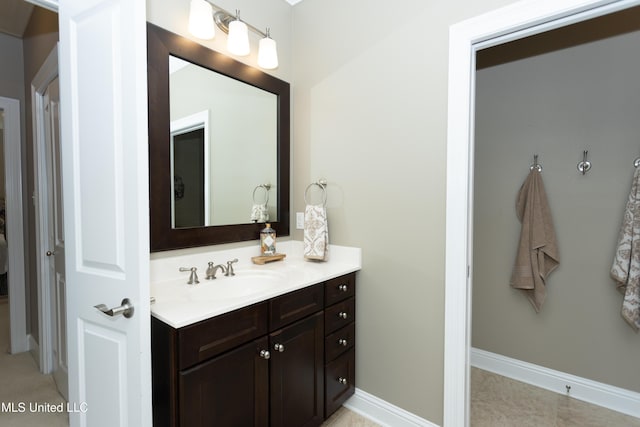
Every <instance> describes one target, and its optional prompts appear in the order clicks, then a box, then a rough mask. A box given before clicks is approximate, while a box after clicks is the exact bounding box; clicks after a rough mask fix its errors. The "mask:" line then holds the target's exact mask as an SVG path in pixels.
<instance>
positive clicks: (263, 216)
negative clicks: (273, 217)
mask: <svg viewBox="0 0 640 427" xmlns="http://www.w3.org/2000/svg"><path fill="white" fill-rule="evenodd" d="M251 221H252V222H267V221H269V209H268V208H267V204H266V203H254V204H253V206H251Z"/></svg>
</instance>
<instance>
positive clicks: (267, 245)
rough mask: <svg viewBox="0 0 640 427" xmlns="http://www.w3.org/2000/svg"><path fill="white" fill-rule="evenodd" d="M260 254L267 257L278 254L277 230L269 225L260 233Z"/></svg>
mask: <svg viewBox="0 0 640 427" xmlns="http://www.w3.org/2000/svg"><path fill="white" fill-rule="evenodd" d="M260 252H261V254H262V255H267V256H268V255H275V253H276V230H274V229H273V228H271V224H269V223H267V224H266V227H265V228H263V229H262V231H260Z"/></svg>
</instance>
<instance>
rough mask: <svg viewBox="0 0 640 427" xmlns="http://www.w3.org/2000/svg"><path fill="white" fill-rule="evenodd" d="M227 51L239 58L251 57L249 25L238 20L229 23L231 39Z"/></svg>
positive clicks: (228, 40)
mask: <svg viewBox="0 0 640 427" xmlns="http://www.w3.org/2000/svg"><path fill="white" fill-rule="evenodd" d="M227 50H228V51H229V52H231V53H232V54H234V55H237V56H246V55H249V51H250V49H249V30H248V29H247V24H245V23H244V22H242V21H240V19H239V18H236V20H235V21H231V22H229V38H228V39H227Z"/></svg>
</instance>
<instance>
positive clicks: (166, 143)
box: [147, 23, 290, 252]
mask: <svg viewBox="0 0 640 427" xmlns="http://www.w3.org/2000/svg"><path fill="white" fill-rule="evenodd" d="M169 55H173V56H176V57H179V58H182V59H184V60H186V61H189V62H192V63H194V64H198V65H200V66H202V67H205V68H208V69H210V70H213V71H216V72H218V73H220V74H224V75H226V76H228V77H230V78H233V79H236V80H239V81H242V82H244V83H247V84H250V85H252V86H255V87H258V88H261V89H263V90H266V91H268V92H271V93H273V94H276V95H277V96H278V127H277V129H278V139H277V146H278V153H277V158H278V165H277V168H278V183H277V189H278V192H277V219H278V220H277V221H273V222H271V227H272V228H274V229H275V230H276V233H277V235H278V236H288V235H289V222H290V212H289V183H290V178H289V170H290V166H289V162H290V153H289V147H290V130H289V123H290V99H289V97H290V88H289V83H287V82H285V81H282V80H279V79H277V78H276V77H273V76H271V75H269V74H266V73H264V72H262V71H260V70H258V69H257V68H253V67H251V66H249V65H246V64H243V63H241V62H238V61H236V60H234V59H233V58H230V57H228V56H225V55H223V54H221V53H218V52H215V51H213V50H211V49H209V48H207V47H205V46H202V45H200V44H198V43H196V42H194V41H192V40H189V39H186V38H184V37H182V36H179V35H177V34H173V33H170V32H168V31H166V30H164V29H162V28H160V27H157V26H155V25H153V24H150V23H147V63H148V65H147V67H148V71H147V73H148V85H149V86H148V90H149V95H148V98H149V198H150V200H149V222H150V226H151V251H152V252H156V251H163V250H169V249H181V248H189V247H194V246H206V245H216V244H221V243H231V242H241V241H247V240H254V239H256V240H257V239H259V235H260V230H261V229H262V228H264V224H260V223H258V224H252V223H247V224H233V225H218V226H208V227H196V228H177V229H176V228H172V226H171V198H170V197H171V191H170V188H171V179H172V177H171V176H170V173H169V171H170V170H171V168H170V131H169V128H170V124H169V121H170V120H169ZM248 216H249V210H247V217H248Z"/></svg>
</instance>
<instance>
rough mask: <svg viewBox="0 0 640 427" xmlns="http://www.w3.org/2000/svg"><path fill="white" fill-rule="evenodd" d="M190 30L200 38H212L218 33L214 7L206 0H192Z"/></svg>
mask: <svg viewBox="0 0 640 427" xmlns="http://www.w3.org/2000/svg"><path fill="white" fill-rule="evenodd" d="M189 32H190V33H191V34H193V35H194V36H195V37H197V38H199V39H205V40H209V39H212V38H213V37H214V36H215V35H216V33H215V29H214V27H213V8H212V7H211V4H210V3H209V2H207V1H205V0H191V7H190V9H189Z"/></svg>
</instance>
